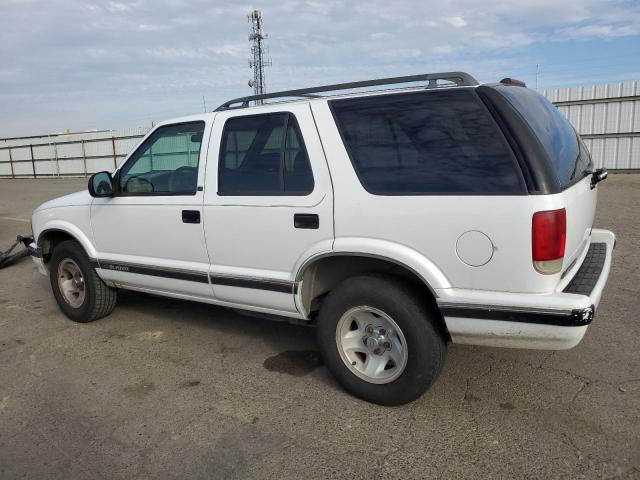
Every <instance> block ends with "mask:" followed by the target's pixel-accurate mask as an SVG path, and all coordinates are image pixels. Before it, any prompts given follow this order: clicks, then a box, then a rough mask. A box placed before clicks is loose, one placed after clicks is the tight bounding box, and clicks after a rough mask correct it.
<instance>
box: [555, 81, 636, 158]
mask: <svg viewBox="0 0 640 480" xmlns="http://www.w3.org/2000/svg"><path fill="white" fill-rule="evenodd" d="M543 94H544V95H545V96H546V97H547V98H548V99H549V100H551V101H552V102H553V103H554V104H555V105H556V106H557V107H558V109H559V110H560V111H561V112H562V113H563V114H564V115H565V116H566V117H567V118H568V119H569V121H570V122H571V123H572V124H573V125H574V126H575V127H576V130H578V132H579V133H580V135H581V136H582V138H583V139H584V141H585V143H586V145H587V147H588V148H589V150H590V151H591V156H592V157H593V161H594V164H595V166H596V167H603V166H604V167H607V168H608V169H611V170H627V169H640V82H638V81H636V82H620V83H609V84H604V85H585V86H578V87H567V88H556V89H553V90H545V91H544V92H543Z"/></svg>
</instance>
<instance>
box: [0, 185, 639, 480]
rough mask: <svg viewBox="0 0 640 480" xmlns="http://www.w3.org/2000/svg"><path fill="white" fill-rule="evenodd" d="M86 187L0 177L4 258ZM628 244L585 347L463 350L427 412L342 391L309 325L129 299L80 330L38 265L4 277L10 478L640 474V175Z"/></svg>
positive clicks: (623, 196)
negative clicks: (53, 209)
mask: <svg viewBox="0 0 640 480" xmlns="http://www.w3.org/2000/svg"><path fill="white" fill-rule="evenodd" d="M85 186H86V180H84V179H43V180H0V249H3V248H5V247H6V246H7V245H8V244H9V243H11V242H12V240H13V237H14V236H15V235H16V234H18V233H27V232H29V230H30V226H29V218H30V214H31V211H32V209H33V208H34V207H36V206H37V205H38V204H40V203H41V202H43V201H44V200H47V199H50V198H53V197H56V196H59V195H62V194H65V193H69V192H73V191H76V190H80V189H82V188H85ZM596 226H598V227H602V228H608V229H611V230H613V231H614V232H615V233H616V234H617V236H618V245H617V249H616V251H615V254H614V263H613V268H612V271H611V275H610V278H609V283H608V285H607V288H606V291H605V293H604V296H603V300H602V303H601V305H600V308H599V310H598V312H597V316H596V319H595V321H594V323H593V324H592V326H591V327H590V328H589V331H588V332H587V335H586V337H585V339H584V341H583V342H582V343H581V344H580V345H579V346H577V347H576V348H574V349H573V350H569V351H561V352H545V351H525V350H507V349H491V348H479V347H478V348H476V347H467V346H456V345H453V346H451V347H450V348H449V352H448V357H447V363H446V366H445V369H444V371H443V373H442V375H441V376H440V378H439V380H438V382H437V383H436V384H435V385H434V386H433V387H432V389H431V390H430V391H429V392H427V393H426V394H425V395H424V396H423V397H422V398H421V399H419V400H418V401H416V402H414V403H412V404H410V405H406V406H403V407H398V408H385V407H380V406H376V405H371V404H368V403H365V402H362V401H360V400H357V399H355V398H353V397H351V396H350V395H348V394H347V393H345V392H344V391H343V390H342V389H341V388H340V387H339V386H338V385H337V384H336V382H335V381H334V380H333V379H332V378H331V376H330V375H329V373H328V371H327V370H326V368H325V367H324V366H322V361H321V359H320V357H319V355H318V354H317V349H318V348H317V345H316V342H315V331H314V329H312V328H309V327H298V326H292V325H289V324H286V323H279V322H270V321H267V320H264V319H258V318H251V317H247V316H243V315H240V314H238V313H236V312H234V311H231V310H226V309H223V308H219V307H214V306H210V305H204V304H195V303H187V302H182V301H177V300H169V299H161V298H158V297H152V296H148V295H144V294H136V293H126V292H125V293H124V294H122V295H121V296H120V299H119V304H118V307H117V308H116V310H115V312H114V313H113V314H112V315H111V316H109V317H107V318H104V319H102V320H99V321H97V322H94V323H91V324H86V325H82V324H75V323H73V322H71V321H69V320H67V319H66V317H64V316H63V315H62V313H61V312H60V311H59V309H58V307H57V305H56V304H55V301H54V299H53V296H52V294H51V289H50V287H49V284H48V280H47V278H45V277H42V276H41V275H39V274H38V273H37V271H36V269H35V266H34V265H33V263H32V262H31V260H30V259H24V260H22V261H21V262H20V263H18V264H16V265H14V266H12V267H9V268H6V269H3V270H0V478H2V479H12V478H29V479H35V478H60V479H71V478H87V479H89V478H91V479H93V478H109V479H111V478H118V479H119V478H122V479H133V478H189V479H196V478H206V479H211V478H242V479H244V478H283V479H288V478H296V479H297V478H305V479H312V478H323V479H324V478H397V479H407V478H544V479H548V478H571V479H575V478H613V477H616V478H640V322H639V321H638V313H639V307H640V175H625V174H619V175H610V177H609V179H608V180H607V181H606V182H603V183H602V184H601V188H600V200H599V207H598V215H597V219H596Z"/></svg>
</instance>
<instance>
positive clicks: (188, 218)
mask: <svg viewBox="0 0 640 480" xmlns="http://www.w3.org/2000/svg"><path fill="white" fill-rule="evenodd" d="M182 221H183V222H184V223H200V212H199V211H198V210H182Z"/></svg>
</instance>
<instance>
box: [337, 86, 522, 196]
mask: <svg viewBox="0 0 640 480" xmlns="http://www.w3.org/2000/svg"><path fill="white" fill-rule="evenodd" d="M330 104H331V108H332V110H333V112H334V116H335V118H336V122H337V125H338V128H339V130H340V132H341V135H342V138H343V140H344V143H345V147H346V149H347V151H348V153H349V156H350V158H351V161H352V163H353V166H354V168H355V170H356V173H357V174H358V177H359V178H360V181H361V182H362V185H363V186H364V188H365V189H366V190H367V191H369V192H371V193H374V194H381V195H394V194H396V195H411V194H416V195H420V194H434V195H437V194H486V193H489V194H517V193H522V191H523V188H522V185H521V183H520V174H519V172H518V170H517V168H518V167H517V166H516V161H515V159H514V157H513V153H512V152H511V150H510V149H509V147H508V145H507V144H506V141H505V140H504V138H503V137H502V134H501V132H500V131H499V129H498V127H497V126H496V125H495V123H494V121H493V118H491V116H490V114H489V113H488V112H487V111H486V109H485V108H484V106H483V105H481V104H480V103H479V100H478V99H477V98H476V96H475V95H474V93H473V92H471V91H469V90H448V91H440V92H420V93H408V94H406V93H405V94H394V95H383V96H377V97H361V98H354V99H345V100H334V101H331V102H330Z"/></svg>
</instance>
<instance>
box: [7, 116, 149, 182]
mask: <svg viewBox="0 0 640 480" xmlns="http://www.w3.org/2000/svg"><path fill="white" fill-rule="evenodd" d="M145 134H146V130H145V129H140V128H136V129H129V130H120V131H112V130H104V131H94V132H79V133H69V134H67V133H65V134H53V135H46V136H30V137H16V138H4V139H0V177H18V178H20V177H50V176H83V175H84V176H86V175H90V174H92V173H95V172H99V171H101V170H114V168H115V166H119V165H120V163H121V162H122V160H123V159H124V157H125V156H126V155H127V154H128V153H129V152H130V151H131V150H132V149H133V148H134V147H135V146H136V145H137V144H138V143H139V142H140V139H141V138H142V137H143V136H144V135H145Z"/></svg>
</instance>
